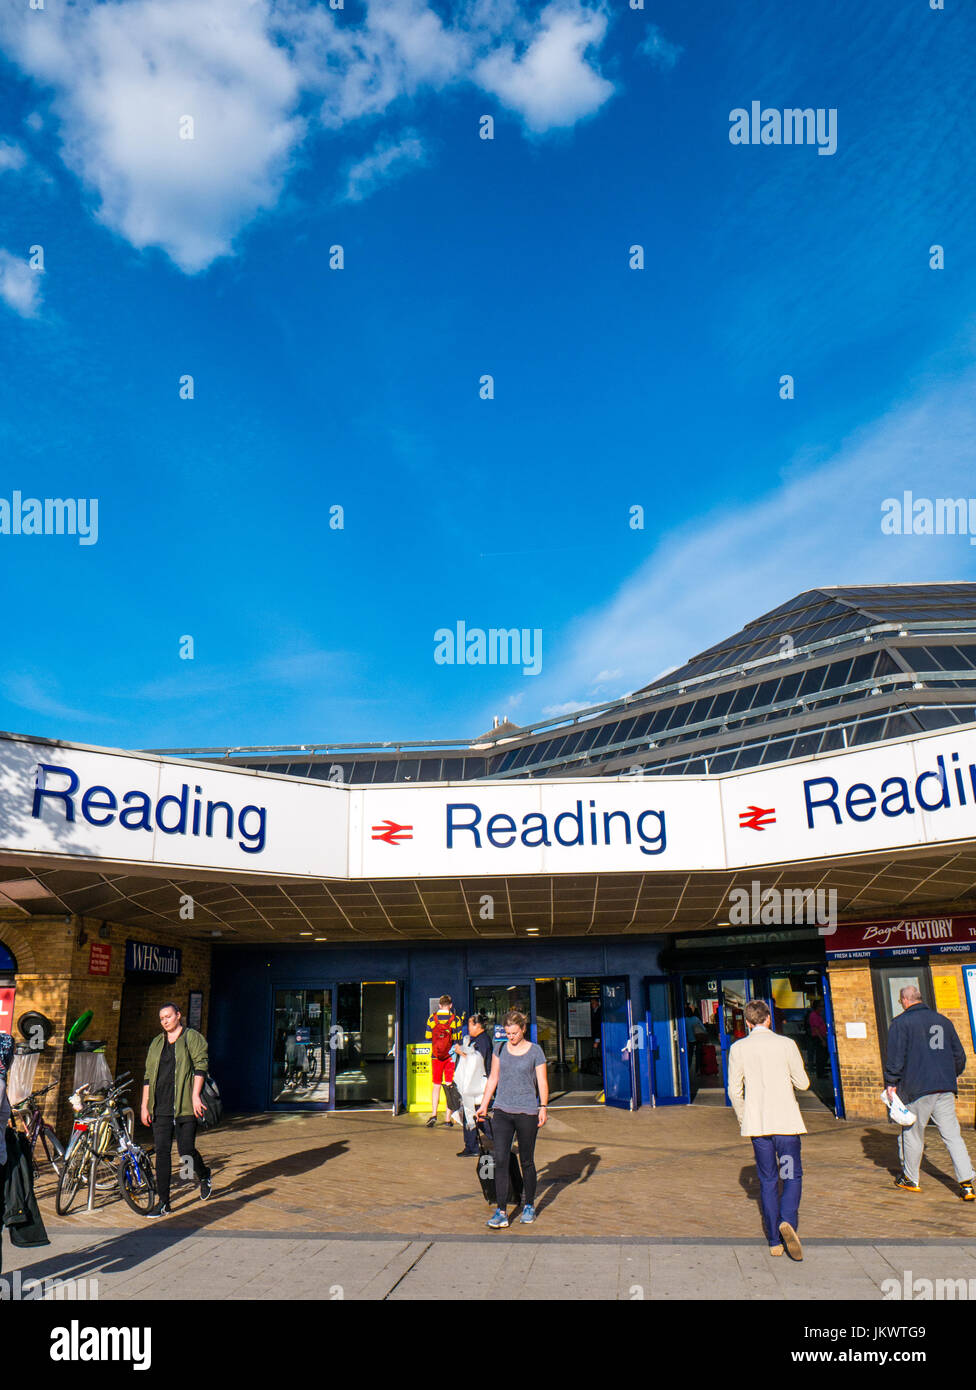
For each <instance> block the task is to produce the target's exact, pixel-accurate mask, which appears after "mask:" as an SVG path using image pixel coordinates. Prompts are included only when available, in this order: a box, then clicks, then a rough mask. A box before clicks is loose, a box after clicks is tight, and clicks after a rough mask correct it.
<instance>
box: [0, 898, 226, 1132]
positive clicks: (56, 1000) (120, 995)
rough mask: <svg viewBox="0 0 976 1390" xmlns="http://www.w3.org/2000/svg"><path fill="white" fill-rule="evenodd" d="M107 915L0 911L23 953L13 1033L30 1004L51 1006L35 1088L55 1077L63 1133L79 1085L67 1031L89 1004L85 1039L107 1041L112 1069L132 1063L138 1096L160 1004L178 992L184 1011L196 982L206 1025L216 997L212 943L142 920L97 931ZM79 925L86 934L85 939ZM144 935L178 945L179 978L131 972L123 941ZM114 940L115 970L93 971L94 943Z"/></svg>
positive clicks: (50, 1110)
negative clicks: (19, 915)
mask: <svg viewBox="0 0 976 1390" xmlns="http://www.w3.org/2000/svg"><path fill="white" fill-rule="evenodd" d="M100 927H101V922H100V921H98V920H95V919H92V918H77V917H75V918H72V921H71V924H70V925H67V924H66V923H65V920H64V918H63V917H57V918H52V919H47V918H43V919H33V920H31V921H30V922H27V923H25V922H24V921H23V919H18V920H17V921H16V922H14V921H10V920H9V919H6V918H0V941H2V942H3V943H4V944H5V945H6V946H8V947H9V948H10V950H11V951H12V952H13V954H14V956H15V957H16V960H17V977H16V979H17V997H16V1001H15V1004H14V1020H15V1026H14V1036H15V1037H16V1038H17V1040H18V1041H20V1033H19V1030H18V1029H17V1027H16V1021H17V1020H18V1019H20V1017H21V1016H22V1015H23V1014H25V1013H27V1012H28V1011H29V1010H33V1009H36V1010H38V1011H39V1012H40V1013H43V1014H46V1015H47V1017H48V1018H50V1019H51V1020H52V1022H53V1023H54V1029H55V1031H54V1035H53V1037H52V1039H51V1042H50V1043H49V1044H48V1046H47V1048H46V1049H45V1052H44V1053H43V1054H42V1056H41V1057H40V1058H39V1059H38V1067H37V1072H36V1073H35V1077H34V1082H33V1088H34V1089H35V1090H36V1089H39V1088H40V1087H42V1086H46V1085H47V1084H48V1082H49V1081H57V1082H58V1083H59V1084H58V1087H57V1089H56V1090H55V1091H54V1092H51V1093H50V1095H49V1096H47V1097H46V1098H45V1113H46V1114H47V1115H48V1117H49V1118H51V1119H52V1120H55V1122H56V1128H57V1130H58V1134H59V1136H60V1137H61V1138H62V1139H63V1138H65V1135H66V1132H67V1130H68V1128H69V1125H70V1116H71V1110H70V1107H69V1105H68V1096H69V1095H70V1093H71V1091H72V1090H73V1089H74V1075H75V1054H74V1053H73V1052H68V1051H66V1050H65V1035H66V1033H67V1031H68V1029H69V1028H70V1026H71V1024H72V1023H73V1022H74V1020H75V1019H76V1018H77V1017H78V1016H79V1015H80V1014H82V1013H83V1012H84V1011H85V1010H86V1009H91V1010H92V1011H93V1017H92V1021H91V1023H90V1024H89V1025H88V1028H87V1029H86V1030H85V1034H84V1036H85V1039H86V1040H91V1041H98V1040H101V1041H103V1042H104V1043H105V1056H106V1061H107V1062H108V1066H109V1068H110V1070H111V1072H112V1074H113V1076H114V1075H115V1074H116V1073H117V1072H118V1071H131V1072H132V1074H133V1077H134V1079H135V1084H134V1086H133V1088H132V1092H131V1095H132V1098H133V1102H135V1101H136V1100H137V1099H138V1097H139V1096H140V1095H141V1081H142V1066H143V1062H144V1061H145V1055H146V1048H147V1046H148V1045H149V1041H150V1039H151V1038H152V1036H153V1034H154V1033H155V1032H158V1030H159V1017H158V1015H159V1008H160V1005H161V1004H163V1003H165V1002H167V1001H168V1000H173V1001H174V1002H175V1003H177V1004H178V1005H179V1006H180V1008H181V1009H183V1011H184V1013H185V1011H186V1008H187V1003H188V998H189V993H190V991H191V990H201V991H202V992H203V1019H202V1025H201V1026H202V1028H203V1030H204V1031H206V1027H207V1015H208V1010H209V1004H210V945H209V943H207V942H201V941H196V940H187V939H183V938H181V937H180V935H179V934H178V933H177V932H175V931H168V930H167V931H150V930H146V929H145V928H141V927H126V926H120V925H116V924H114V923H109V924H108V935H107V936H105V937H103V936H101V935H100V934H99V928H100ZM80 932H84V935H85V937H86V938H87V939H86V940H84V941H80V940H79V934H80ZM130 939H131V940H133V941H146V942H151V943H153V944H155V945H160V946H179V947H180V949H181V950H182V952H183V960H182V973H181V974H180V975H179V976H178V977H177V978H176V979H175V980H167V979H161V980H154V979H149V978H148V977H147V979H146V980H145V981H140V980H139V979H138V977H132V978H131V979H130V980H129V981H126V978H125V943H126V941H127V940H130ZM93 942H94V943H97V944H98V945H99V946H109V947H110V948H111V959H110V966H109V973H108V974H107V975H90V974H89V973H88V967H89V960H90V954H91V947H92V943H93Z"/></svg>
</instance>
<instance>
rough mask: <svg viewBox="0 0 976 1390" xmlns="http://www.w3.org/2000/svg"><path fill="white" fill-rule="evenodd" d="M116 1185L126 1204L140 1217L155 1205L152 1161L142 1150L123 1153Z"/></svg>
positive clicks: (154, 1179) (154, 1180)
mask: <svg viewBox="0 0 976 1390" xmlns="http://www.w3.org/2000/svg"><path fill="white" fill-rule="evenodd" d="M118 1184H119V1191H120V1192H121V1193H122V1196H123V1198H124V1200H125V1202H126V1204H127V1205H128V1206H129V1207H131V1208H132V1210H133V1211H134V1212H137V1213H138V1214H139V1215H140V1216H145V1214H146V1212H147V1211H149V1209H150V1207H153V1206H155V1205H156V1178H155V1176H154V1174H153V1170H152V1161H151V1159H150V1157H149V1155H148V1154H147V1153H145V1152H144V1151H143V1150H142V1149H135V1150H133V1151H132V1152H130V1153H124V1154H123V1155H122V1157H121V1158H120V1159H119V1167H118Z"/></svg>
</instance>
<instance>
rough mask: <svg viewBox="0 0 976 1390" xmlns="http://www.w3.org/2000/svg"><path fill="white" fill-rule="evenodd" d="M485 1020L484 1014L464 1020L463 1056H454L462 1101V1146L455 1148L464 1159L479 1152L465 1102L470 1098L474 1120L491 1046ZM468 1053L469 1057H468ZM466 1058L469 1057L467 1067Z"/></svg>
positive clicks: (490, 1058) (484, 1083) (483, 1090)
mask: <svg viewBox="0 0 976 1390" xmlns="http://www.w3.org/2000/svg"><path fill="white" fill-rule="evenodd" d="M487 1022H488V1019H487V1018H486V1017H485V1015H484V1014H482V1013H475V1014H472V1015H471V1017H470V1018H469V1019H468V1031H467V1034H466V1036H465V1037H464V1038H462V1040H461V1050H462V1054H467V1057H465V1056H464V1055H462V1057H460V1058H459V1059H458V1064H457V1068H456V1071H455V1077H456V1079H457V1085H458V1089H459V1090H460V1092H461V1095H462V1096H463V1097H464V1100H465V1107H464V1120H465V1126H464V1148H463V1149H460V1150H459V1151H458V1158H468V1157H470V1156H472V1155H474V1154H477V1153H478V1152H479V1145H478V1124H477V1121H475V1123H474V1124H473V1125H471V1127H470V1128H469V1127H468V1124H467V1121H468V1119H469V1116H468V1104H469V1097H470V1099H471V1101H473V1102H474V1107H473V1111H472V1115H471V1116H470V1118H472V1119H474V1111H476V1110H477V1108H478V1106H479V1105H480V1104H481V1100H482V1097H483V1096H484V1092H485V1086H486V1084H487V1081H488V1077H489V1075H490V1073H491V1064H492V1046H491V1038H489V1036H488V1034H487V1032H486V1031H485V1025H486V1024H487ZM472 1053H473V1054H474V1055H473V1056H471V1054H472ZM468 1059H470V1066H469V1060H468ZM479 1068H480V1070H479Z"/></svg>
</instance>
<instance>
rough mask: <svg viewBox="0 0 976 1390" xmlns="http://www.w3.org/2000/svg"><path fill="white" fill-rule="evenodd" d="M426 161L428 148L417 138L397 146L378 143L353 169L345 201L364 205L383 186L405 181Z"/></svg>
mask: <svg viewBox="0 0 976 1390" xmlns="http://www.w3.org/2000/svg"><path fill="white" fill-rule="evenodd" d="M425 159H426V153H425V150H424V146H423V144H422V142H421V141H420V140H419V139H418V138H417V136H416V135H406V136H404V137H403V138H402V139H401V140H398V141H396V142H394V141H392V140H378V141H377V143H376V145H375V147H374V149H373V150H372V152H371V153H370V154H368V155H366V157H365V159H360V160H359V161H358V162H357V163H356V164H353V165H352V167H351V168H350V170H349V172H348V174H347V176H346V191H345V193H344V194H343V199H344V200H345V201H346V202H350V203H359V202H362V200H363V199H364V198H368V197H369V195H370V194H371V193H373V192H375V190H376V189H377V188H379V186H380V185H381V184H384V183H390V182H392V180H393V179H398V178H402V177H403V175H404V174H406V173H407V172H408V171H409V170H410V169H412V168H415V167H416V166H417V165H418V164H423V163H424V161H425Z"/></svg>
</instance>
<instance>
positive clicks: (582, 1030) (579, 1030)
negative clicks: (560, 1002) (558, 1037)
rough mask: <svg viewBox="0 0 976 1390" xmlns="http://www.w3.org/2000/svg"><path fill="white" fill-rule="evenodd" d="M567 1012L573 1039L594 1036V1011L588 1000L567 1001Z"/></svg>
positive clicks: (570, 1034)
mask: <svg viewBox="0 0 976 1390" xmlns="http://www.w3.org/2000/svg"><path fill="white" fill-rule="evenodd" d="M566 1012H567V1024H568V1028H569V1036H570V1037H571V1038H590V1037H592V1036H593V1010H592V1009H591V1008H590V1001H589V1000H588V999H567V1001H566Z"/></svg>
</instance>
